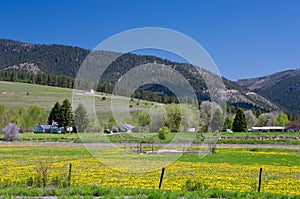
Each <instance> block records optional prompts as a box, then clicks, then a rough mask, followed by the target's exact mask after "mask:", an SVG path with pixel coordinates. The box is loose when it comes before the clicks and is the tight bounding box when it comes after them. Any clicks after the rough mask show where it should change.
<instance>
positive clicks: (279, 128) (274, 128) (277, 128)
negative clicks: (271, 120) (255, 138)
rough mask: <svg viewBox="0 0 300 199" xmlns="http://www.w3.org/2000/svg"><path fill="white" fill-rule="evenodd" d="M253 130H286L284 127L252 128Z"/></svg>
mask: <svg viewBox="0 0 300 199" xmlns="http://www.w3.org/2000/svg"><path fill="white" fill-rule="evenodd" d="M252 129H253V130H284V129H285V127H284V126H262V127H255V126H254V127H252Z"/></svg>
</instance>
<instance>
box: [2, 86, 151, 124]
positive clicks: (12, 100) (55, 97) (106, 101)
mask: <svg viewBox="0 0 300 199" xmlns="http://www.w3.org/2000/svg"><path fill="white" fill-rule="evenodd" d="M65 99H69V100H70V101H71V102H72V99H76V100H77V102H81V103H83V104H84V106H85V108H86V109H87V110H88V111H89V113H92V112H95V113H96V115H97V119H98V121H102V122H103V123H106V122H107V121H108V119H109V118H110V117H112V111H111V106H112V105H111V103H112V101H113V103H114V105H115V106H122V109H119V110H120V111H119V112H118V114H119V115H122V114H123V112H125V111H126V109H129V110H130V112H131V114H135V113H136V112H138V111H140V110H144V109H145V108H150V107H151V106H153V105H157V103H154V102H148V101H141V100H137V99H134V100H131V99H130V98H126V97H121V96H115V95H110V94H106V93H98V92H96V93H95V95H89V94H84V93H83V92H82V91H74V92H73V90H72V89H68V88H59V87H51V86H43V85H36V84H26V83H18V82H5V81H0V104H1V105H4V106H6V107H7V108H8V109H19V108H21V107H23V108H28V107H29V106H40V107H43V108H44V109H46V110H51V108H52V107H53V106H54V104H55V102H60V103H61V102H62V101H63V100H65ZM124 108H126V109H124ZM123 109H124V110H123ZM90 116H93V114H90ZM95 117H96V116H94V118H95Z"/></svg>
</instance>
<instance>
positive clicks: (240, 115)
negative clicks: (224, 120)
mask: <svg viewBox="0 0 300 199" xmlns="http://www.w3.org/2000/svg"><path fill="white" fill-rule="evenodd" d="M232 131H233V132H246V131H247V121H246V116H245V113H244V111H243V110H242V109H240V108H239V109H238V110H237V111H236V115H235V118H234V121H233V125H232Z"/></svg>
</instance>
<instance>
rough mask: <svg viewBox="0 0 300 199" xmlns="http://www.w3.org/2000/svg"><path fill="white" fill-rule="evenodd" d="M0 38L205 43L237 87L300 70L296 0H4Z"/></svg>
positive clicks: (89, 44)
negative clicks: (130, 36)
mask: <svg viewBox="0 0 300 199" xmlns="http://www.w3.org/2000/svg"><path fill="white" fill-rule="evenodd" d="M0 17H1V20H0V38H7V39H14V40H19V41H24V42H28V43H39V44H53V43H58V44H64V45H73V46H79V47H83V48H89V49H92V48H94V47H95V46H96V45H97V44H98V43H100V42H101V41H103V40H105V39H107V38H108V37H110V36H112V35H114V34H116V33H119V32H122V31H125V30H128V29H132V28H139V27H148V26H152V27H164V28H170V29H173V30H176V31H179V32H182V33H184V34H186V35H188V36H190V37H192V38H193V39H195V40H196V41H197V42H199V43H200V44H201V45H202V46H203V47H204V48H205V49H206V50H207V52H208V53H209V54H210V56H211V57H212V58H213V60H214V61H215V63H216V64H217V66H218V68H219V70H220V72H221V75H223V76H225V77H226V78H228V79H231V80H237V79H240V78H248V77H256V76H262V75H266V74H271V73H274V72H279V71H283V70H287V69H296V68H299V66H300V1H298V0H288V1H284V0H269V1H268V0H252V1H250V0H207V1H201V0H194V1H193V0H187V1H183V0H180V1H179V0H178V1H176V0H148V1H146V0H94V1H92V0H82V1H79V0H65V1H63V0H19V1H18V0H6V1H4V0H2V1H0Z"/></svg>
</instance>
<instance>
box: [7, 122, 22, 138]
mask: <svg viewBox="0 0 300 199" xmlns="http://www.w3.org/2000/svg"><path fill="white" fill-rule="evenodd" d="M2 133H3V140H4V141H16V140H19V139H20V138H21V134H20V133H19V128H18V126H17V124H16V123H10V124H9V125H8V126H6V127H5V128H4V129H2Z"/></svg>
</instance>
